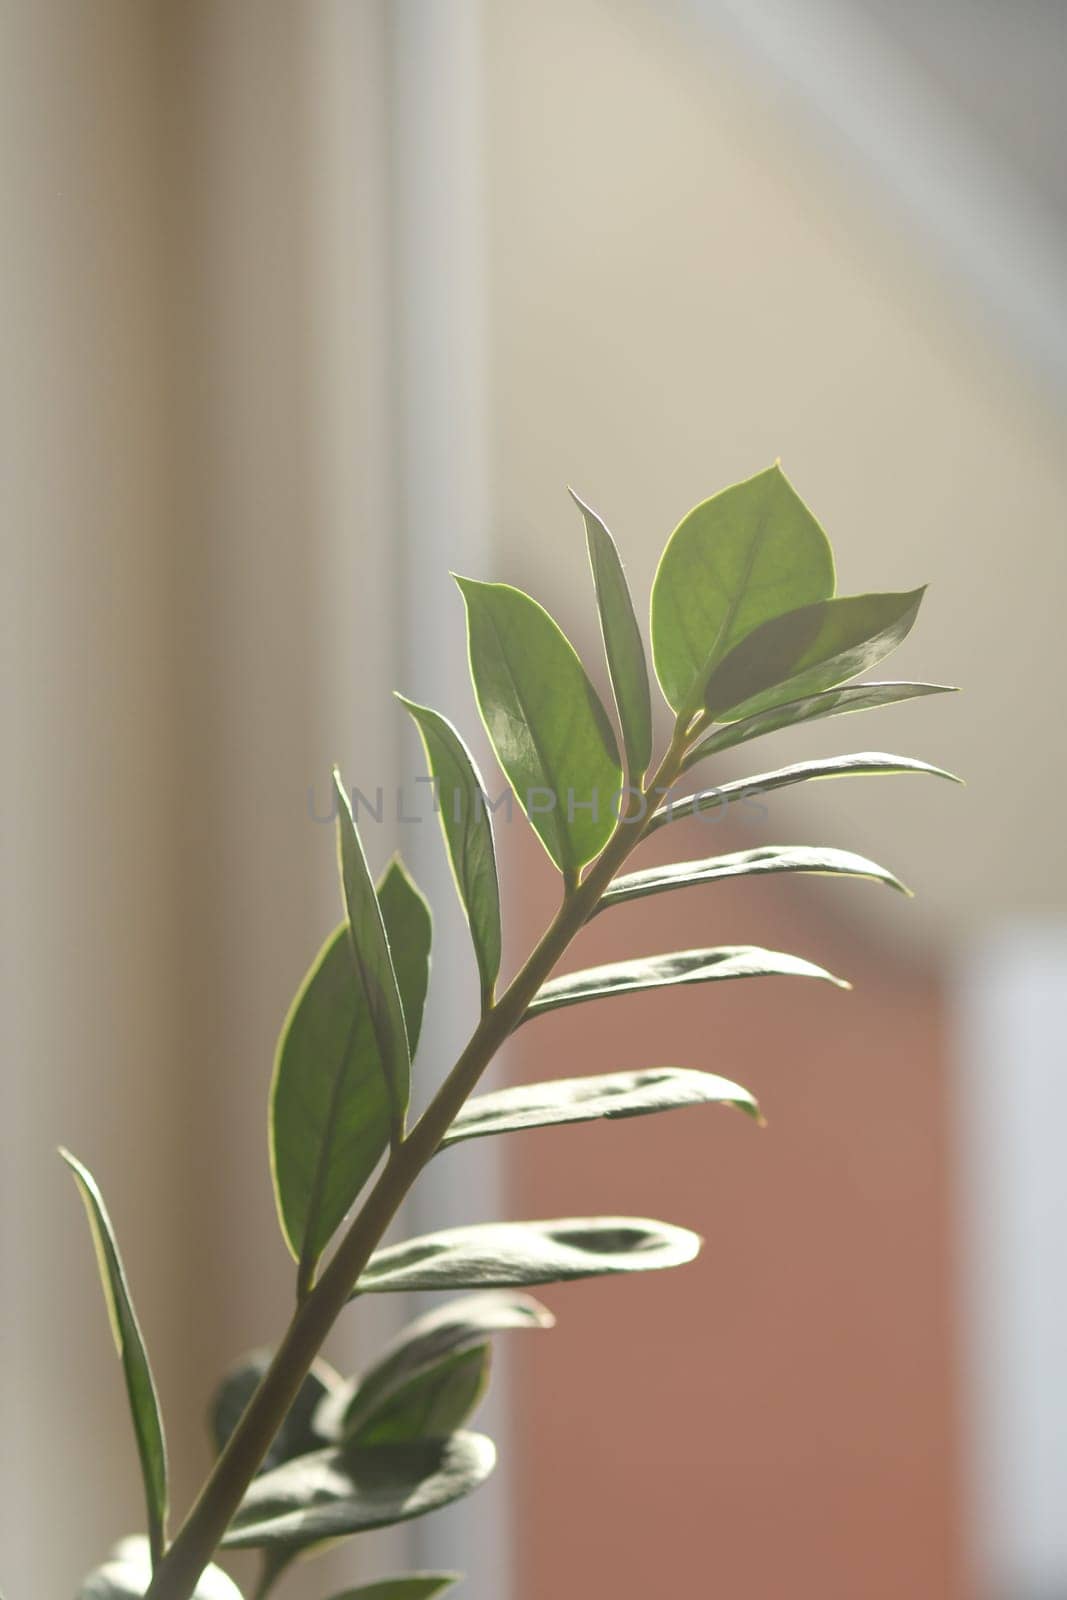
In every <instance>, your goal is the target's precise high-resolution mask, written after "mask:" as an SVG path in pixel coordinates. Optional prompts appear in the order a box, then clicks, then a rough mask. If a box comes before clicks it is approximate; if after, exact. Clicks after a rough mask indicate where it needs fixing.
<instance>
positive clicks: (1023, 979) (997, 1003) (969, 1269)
mask: <svg viewBox="0 0 1067 1600" xmlns="http://www.w3.org/2000/svg"><path fill="white" fill-rule="evenodd" d="M1065 996H1067V923H1063V922H1048V923H1041V922H1031V923H1018V924H1015V925H1012V926H1008V927H1004V928H1002V929H999V930H997V931H995V932H991V933H989V934H988V935H987V936H985V937H984V938H982V939H981V940H979V941H978V942H977V943H976V944H975V945H974V947H973V948H972V949H971V950H970V952H969V953H968V954H967V956H966V958H965V960H964V962H963V963H962V965H961V969H960V972H959V977H958V983H957V988H956V1001H957V1004H956V1023H957V1026H956V1046H957V1049H956V1055H957V1078H956V1101H957V1105H956V1126H957V1129H958V1140H959V1155H960V1162H959V1172H960V1186H961V1188H960V1193H961V1205H960V1222H961V1231H962V1238H961V1244H962V1257H963V1267H964V1271H963V1285H962V1287H963V1293H962V1297H961V1305H960V1327H961V1333H962V1337H963V1346H964V1348H963V1360H964V1373H965V1393H964V1411H965V1416H966V1418H967V1431H968V1434H969V1437H968V1438H967V1440H966V1457H967V1460H968V1462H969V1463H970V1483H969V1486H968V1487H969V1504H968V1512H969V1517H968V1521H969V1535H970V1547H971V1553H972V1557H973V1561H974V1566H975V1569H976V1571H975V1578H976V1584H975V1587H976V1589H977V1591H978V1592H979V1593H989V1594H993V1595H1000V1594H1004V1595H1012V1596H1017V1597H1019V1600H1030V1597H1034V1600H1046V1597H1049V1596H1052V1595H1058V1594H1063V1593H1065V1592H1067V1516H1065V1515H1064V1507H1065V1506H1067V1174H1065V1168H1064V1159H1063V1130H1064V1128H1065V1127H1067V1030H1065V1028H1064V998H1065Z"/></svg>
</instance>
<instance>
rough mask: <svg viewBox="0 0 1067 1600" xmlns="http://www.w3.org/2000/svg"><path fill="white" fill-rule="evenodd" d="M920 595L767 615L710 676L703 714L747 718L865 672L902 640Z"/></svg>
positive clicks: (856, 598)
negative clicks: (767, 618)
mask: <svg viewBox="0 0 1067 1600" xmlns="http://www.w3.org/2000/svg"><path fill="white" fill-rule="evenodd" d="M924 593H925V591H924V590H923V589H914V590H911V591H910V592H908V593H906V594H851V595H844V596H842V597H840V598H839V599H836V600H819V601H816V603H815V604H814V605H808V606H800V607H799V609H797V610H796V611H787V612H786V613H785V615H784V616H781V617H772V618H771V619H770V621H769V622H764V623H762V624H761V625H760V626H759V627H758V628H753V630H752V632H751V633H748V634H746V635H745V637H744V638H743V639H742V640H741V642H740V644H736V645H735V646H734V647H733V649H732V650H730V651H729V652H728V653H727V655H725V656H724V657H723V659H722V660H721V661H720V663H719V665H718V666H717V667H716V668H715V671H714V672H713V673H712V674H711V677H710V678H709V679H708V683H707V687H706V689H705V691H704V704H705V706H706V708H707V710H708V712H709V714H710V715H711V716H713V717H714V718H715V720H716V721H718V722H722V721H724V720H725V719H727V718H731V719H735V718H741V717H747V716H752V715H754V714H755V713H756V712H758V711H767V710H769V709H770V708H771V707H773V706H777V705H781V704H783V703H785V702H786V701H789V700H797V699H800V698H801V697H802V696H804V695H812V694H818V693H819V691H820V690H822V689H830V688H832V687H834V686H835V685H836V684H839V683H843V682H844V681H845V679H846V678H854V677H856V675H857V674H858V673H860V672H866V671H867V669H868V668H869V667H873V666H876V665H877V663H878V662H879V661H881V660H883V659H884V658H885V657H886V656H887V655H889V653H890V652H891V651H892V650H895V649H896V648H897V645H899V644H900V643H901V642H902V640H904V639H905V638H907V636H908V634H909V633H910V632H911V629H912V626H913V624H914V622H915V618H916V617H917V616H918V614H919V606H920V605H921V603H922V597H923V594H924Z"/></svg>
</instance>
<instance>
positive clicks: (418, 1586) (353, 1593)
mask: <svg viewBox="0 0 1067 1600" xmlns="http://www.w3.org/2000/svg"><path fill="white" fill-rule="evenodd" d="M459 1580H460V1574H459V1573H458V1572H412V1573H410V1574H408V1576H407V1577H403V1578H383V1579H382V1580H381V1582H380V1583H365V1584H363V1585H361V1587H360V1588H358V1589H346V1590H345V1592H344V1594H337V1595H334V1597H333V1600H433V1597H434V1595H437V1594H440V1593H441V1592H442V1591H443V1590H445V1589H448V1588H450V1587H451V1585H452V1584H454V1583H458V1582H459Z"/></svg>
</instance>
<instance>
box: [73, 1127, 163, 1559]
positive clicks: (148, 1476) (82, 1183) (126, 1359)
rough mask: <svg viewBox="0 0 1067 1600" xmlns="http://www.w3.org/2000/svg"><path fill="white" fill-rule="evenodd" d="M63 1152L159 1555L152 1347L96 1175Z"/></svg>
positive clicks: (159, 1472) (159, 1432) (159, 1467)
mask: <svg viewBox="0 0 1067 1600" xmlns="http://www.w3.org/2000/svg"><path fill="white" fill-rule="evenodd" d="M59 1153H60V1155H61V1156H62V1157H63V1160H64V1161H65V1162H66V1163H67V1165H68V1167H69V1168H70V1170H71V1172H72V1173H73V1174H74V1181H75V1183H76V1184H77V1185H78V1191H79V1193H80V1194H81V1197H82V1200H83V1202H84V1204H85V1212H86V1215H87V1217H88V1218H89V1230H90V1232H91V1234H92V1238H93V1246H94V1249H95V1250H96V1260H97V1265H98V1267H99V1269H100V1282H101V1285H102V1287H103V1291H104V1299H105V1301H106V1303H107V1310H108V1316H109V1318H110V1320H111V1332H112V1335H113V1337H114V1340H115V1349H116V1350H117V1351H118V1355H119V1359H120V1360H121V1362H122V1371H123V1376H124V1378H125V1380H126V1394H127V1396H128V1398H129V1404H130V1416H131V1418H132V1419H133V1431H134V1436H135V1438H136V1440H137V1454H138V1456H139V1457H140V1462H141V1478H142V1480H143V1482H144V1493H145V1504H146V1507H147V1512H148V1533H149V1539H150V1543H151V1550H152V1552H153V1555H154V1556H156V1557H158V1556H159V1555H160V1554H161V1552H162V1549H163V1545H164V1542H165V1539H166V1529H167V1447H166V1443H165V1440H164V1438H163V1420H162V1417H161V1415H160V1410H159V1396H158V1395H157V1394H156V1386H155V1382H154V1381H153V1378H152V1369H151V1367H150V1366H149V1364H148V1351H147V1350H146V1349H145V1342H144V1339H143V1337H142V1335H141V1329H140V1325H139V1324H138V1321H137V1314H136V1312H135V1311H134V1309H133V1301H132V1300H131V1298H130V1290H129V1285H128V1283H127V1281H126V1272H125V1269H124V1267H123V1265H122V1257H121V1256H120V1255H119V1248H118V1244H117V1243H116V1240H115V1233H114V1229H113V1228H112V1226H111V1218H110V1217H109V1216H108V1213H107V1207H106V1206H105V1205H104V1197H103V1195H102V1194H101V1193H100V1190H99V1188H98V1186H97V1183H96V1179H95V1178H94V1177H93V1175H92V1173H91V1172H90V1171H89V1169H88V1168H87V1167H84V1166H83V1165H82V1163H81V1162H80V1161H79V1160H78V1159H77V1157H76V1156H72V1155H71V1153H70V1151H69V1150H60V1152H59Z"/></svg>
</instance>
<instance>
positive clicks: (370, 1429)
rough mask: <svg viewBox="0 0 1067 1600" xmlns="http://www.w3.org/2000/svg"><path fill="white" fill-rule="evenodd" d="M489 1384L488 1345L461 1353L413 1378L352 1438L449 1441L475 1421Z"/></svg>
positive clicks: (362, 1440)
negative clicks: (453, 1435)
mask: <svg viewBox="0 0 1067 1600" xmlns="http://www.w3.org/2000/svg"><path fill="white" fill-rule="evenodd" d="M488 1382H489V1346H488V1344H478V1345H475V1346H474V1348H473V1349H471V1350H459V1351H456V1352H455V1353H454V1354H452V1355H450V1356H445V1357H444V1358H443V1359H442V1360H440V1361H438V1362H437V1364H436V1366H433V1367H430V1368H429V1369H428V1370H427V1371H426V1372H420V1373H419V1374H418V1376H417V1377H415V1378H411V1379H409V1380H408V1382H407V1383H406V1384H404V1386H403V1387H402V1388H400V1389H398V1390H397V1391H396V1393H395V1394H393V1395H391V1396H390V1397H389V1399H388V1400H385V1401H384V1402H383V1403H382V1405H381V1406H380V1407H379V1408H378V1409H377V1410H376V1411H372V1412H371V1414H370V1415H369V1416H368V1417H367V1419H366V1421H365V1422H362V1423H360V1424H359V1426H358V1427H357V1428H356V1429H355V1430H354V1432H352V1433H351V1434H350V1435H349V1437H350V1438H351V1439H353V1440H354V1441H355V1442H357V1443H359V1444H368V1445H369V1444H404V1443H406V1442H407V1441H408V1440H409V1439H443V1438H445V1437H446V1436H447V1435H448V1434H450V1433H455V1431H456V1429H457V1428H461V1427H462V1426H463V1424H464V1423H465V1422H468V1421H469V1420H470V1417H471V1415H472V1413H473V1412H474V1411H475V1410H477V1407H478V1404H479V1402H480V1400H481V1398H482V1396H483V1395H484V1393H485V1390H486V1386H487V1384H488Z"/></svg>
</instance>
